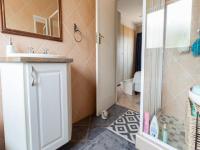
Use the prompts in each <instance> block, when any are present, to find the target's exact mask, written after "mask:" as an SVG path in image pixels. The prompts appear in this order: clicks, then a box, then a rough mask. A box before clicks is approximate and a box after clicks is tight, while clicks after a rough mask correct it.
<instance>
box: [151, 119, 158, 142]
mask: <svg viewBox="0 0 200 150" xmlns="http://www.w3.org/2000/svg"><path fill="white" fill-rule="evenodd" d="M150 135H151V136H153V137H155V138H158V136H159V126H158V119H157V117H156V116H154V117H153V119H152V120H151V124H150Z"/></svg>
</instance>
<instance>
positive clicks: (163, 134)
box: [162, 124, 168, 143]
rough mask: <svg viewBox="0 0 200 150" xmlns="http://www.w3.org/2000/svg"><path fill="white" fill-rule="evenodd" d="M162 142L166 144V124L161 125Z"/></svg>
mask: <svg viewBox="0 0 200 150" xmlns="http://www.w3.org/2000/svg"><path fill="white" fill-rule="evenodd" d="M162 136H163V137H162V140H163V142H164V143H167V142H168V131H167V124H164V125H163V131H162Z"/></svg>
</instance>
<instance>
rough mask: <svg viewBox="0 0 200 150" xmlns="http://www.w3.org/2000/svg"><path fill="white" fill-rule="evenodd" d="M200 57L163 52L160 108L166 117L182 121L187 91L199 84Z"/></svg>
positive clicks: (173, 51)
mask: <svg viewBox="0 0 200 150" xmlns="http://www.w3.org/2000/svg"><path fill="white" fill-rule="evenodd" d="M198 64H200V57H193V56H192V54H191V53H187V54H180V53H179V52H178V50H177V49H175V48H174V49H166V50H165V52H164V72H163V75H164V76H163V93H162V102H163V105H162V108H163V110H164V112H165V113H166V114H168V115H172V116H175V117H176V118H178V119H180V120H182V121H184V120H185V113H186V101H187V100H188V91H189V89H190V87H191V86H193V85H194V84H200V76H199V74H200V66H199V65H198Z"/></svg>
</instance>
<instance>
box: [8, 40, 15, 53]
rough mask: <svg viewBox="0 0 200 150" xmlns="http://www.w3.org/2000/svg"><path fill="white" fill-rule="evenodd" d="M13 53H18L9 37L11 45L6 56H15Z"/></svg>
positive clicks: (9, 44)
mask: <svg viewBox="0 0 200 150" xmlns="http://www.w3.org/2000/svg"><path fill="white" fill-rule="evenodd" d="M13 53H16V51H15V47H14V45H13V41H12V38H11V37H9V43H8V45H7V46H6V54H7V55H9V54H13Z"/></svg>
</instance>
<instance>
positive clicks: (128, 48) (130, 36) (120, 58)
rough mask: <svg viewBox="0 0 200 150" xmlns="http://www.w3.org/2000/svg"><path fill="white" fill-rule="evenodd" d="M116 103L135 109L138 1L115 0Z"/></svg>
mask: <svg viewBox="0 0 200 150" xmlns="http://www.w3.org/2000/svg"><path fill="white" fill-rule="evenodd" d="M116 18H117V20H116V28H117V30H116V32H117V34H116V35H117V37H116V38H117V40H116V42H117V47H116V85H117V104H118V105H121V106H123V107H126V108H128V109H131V110H135V111H137V112H139V108H140V92H141V53H142V1H141V0H118V1H117V17H116Z"/></svg>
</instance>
